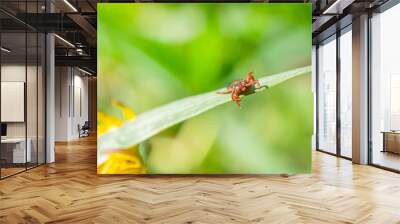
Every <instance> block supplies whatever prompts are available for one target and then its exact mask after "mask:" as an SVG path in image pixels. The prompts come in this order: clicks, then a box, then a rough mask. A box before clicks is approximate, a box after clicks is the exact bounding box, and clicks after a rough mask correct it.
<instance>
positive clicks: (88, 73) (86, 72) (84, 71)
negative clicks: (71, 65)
mask: <svg viewBox="0 0 400 224" xmlns="http://www.w3.org/2000/svg"><path fill="white" fill-rule="evenodd" d="M78 70H79V71H81V72H83V73H85V74H87V75H93V74H92V73H90V72H88V71H86V70H83V69H81V68H79V67H78Z"/></svg>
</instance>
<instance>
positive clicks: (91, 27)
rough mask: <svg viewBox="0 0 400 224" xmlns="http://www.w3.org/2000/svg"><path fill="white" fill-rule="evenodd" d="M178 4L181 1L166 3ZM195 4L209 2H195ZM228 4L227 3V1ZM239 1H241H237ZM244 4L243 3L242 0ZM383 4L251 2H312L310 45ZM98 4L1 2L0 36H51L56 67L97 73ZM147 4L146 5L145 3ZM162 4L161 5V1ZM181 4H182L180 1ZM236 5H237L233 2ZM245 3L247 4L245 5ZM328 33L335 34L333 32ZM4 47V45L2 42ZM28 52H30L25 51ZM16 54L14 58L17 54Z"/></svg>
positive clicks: (83, 0) (84, 0)
mask: <svg viewBox="0 0 400 224" xmlns="http://www.w3.org/2000/svg"><path fill="white" fill-rule="evenodd" d="M169 1H176V2H179V1H180V0H169ZM194 1H197V2H202V1H210V0H194ZM226 1H229V0H226ZM239 1H240V0H239ZM244 1H245V0H244ZM385 1H386V0H269V1H260V0H255V1H252V2H270V3H271V2H297V3H302V2H311V3H312V10H313V19H312V22H313V41H314V43H315V42H318V40H319V39H320V38H322V37H323V36H324V35H329V33H327V32H328V31H329V29H330V28H331V30H332V27H333V26H334V25H335V24H337V21H339V20H342V21H346V20H345V19H344V18H346V17H350V19H349V18H347V19H348V20H349V21H350V23H351V16H354V15H357V13H360V12H363V11H365V10H368V9H371V8H374V7H377V6H379V5H381V4H383V3H384V2H385ZM97 2H98V1H97V0H47V1H46V0H1V1H0V21H1V28H2V32H4V33H9V34H7V35H3V36H4V38H6V39H7V38H8V40H5V41H7V42H10V44H11V42H13V41H14V43H13V45H15V46H13V47H15V48H16V49H23V48H19V47H18V45H21V46H24V42H21V41H22V40H21V37H22V36H23V35H21V34H18V33H19V32H21V31H24V32H25V29H26V28H28V29H29V30H32V31H39V32H54V33H56V34H57V35H58V36H57V37H56V38H55V45H56V64H57V65H70V66H82V67H86V68H87V69H89V70H91V71H94V72H95V71H96V64H97V63H96V45H97V41H96V39H97V37H96V29H97V12H96V9H97ZM102 2H135V1H133V0H119V1H112V0H108V1H107V0H104V1H102ZM147 2H148V1H147ZM160 2H161V1H160ZM180 2H181V1H180ZM236 2H237V1H236ZM247 2H248V1H247ZM330 32H335V30H334V29H333V31H330ZM3 43H4V42H3ZM28 51H31V50H30V49H29V47H28ZM17 52H18V51H17V50H16V51H15V54H17Z"/></svg>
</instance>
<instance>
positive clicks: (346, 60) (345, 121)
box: [340, 26, 353, 158]
mask: <svg viewBox="0 0 400 224" xmlns="http://www.w3.org/2000/svg"><path fill="white" fill-rule="evenodd" d="M352 74H353V72H352V32H351V26H349V27H347V28H345V29H344V30H343V31H342V34H341V36H340V155H341V156H344V157H348V158H351V156H352V148H351V147H352V144H351V142H352V125H351V124H352V100H351V99H352V96H353V95H352Z"/></svg>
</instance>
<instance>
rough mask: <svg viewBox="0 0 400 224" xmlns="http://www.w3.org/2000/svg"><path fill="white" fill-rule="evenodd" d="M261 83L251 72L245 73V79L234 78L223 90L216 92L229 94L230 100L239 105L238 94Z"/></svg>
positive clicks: (257, 86)
mask: <svg viewBox="0 0 400 224" xmlns="http://www.w3.org/2000/svg"><path fill="white" fill-rule="evenodd" d="M260 87H261V85H260V83H259V82H258V80H257V79H255V78H254V75H253V72H249V73H248V74H247V77H246V79H239V80H234V81H233V82H232V83H231V84H229V86H228V87H227V88H226V90H225V91H223V92H217V93H218V94H228V93H229V94H231V97H232V101H234V102H236V104H237V105H238V107H240V94H242V93H245V92H247V91H248V90H250V89H258V88H260Z"/></svg>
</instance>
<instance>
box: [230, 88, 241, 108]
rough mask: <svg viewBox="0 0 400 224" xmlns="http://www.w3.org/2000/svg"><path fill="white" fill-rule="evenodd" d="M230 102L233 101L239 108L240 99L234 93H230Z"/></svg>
mask: <svg viewBox="0 0 400 224" xmlns="http://www.w3.org/2000/svg"><path fill="white" fill-rule="evenodd" d="M232 101H235V102H236V104H237V105H238V107H239V108H240V97H239V95H238V94H237V92H236V91H233V92H232Z"/></svg>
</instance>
